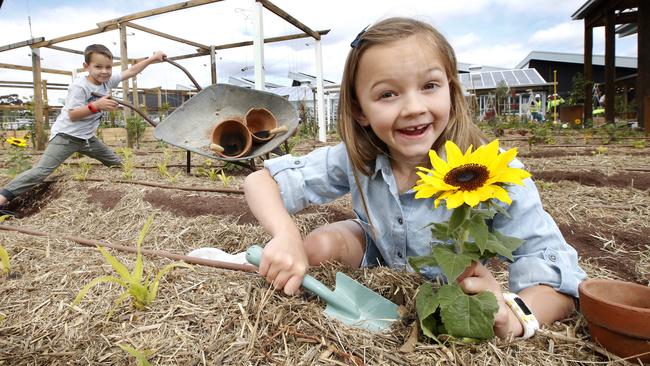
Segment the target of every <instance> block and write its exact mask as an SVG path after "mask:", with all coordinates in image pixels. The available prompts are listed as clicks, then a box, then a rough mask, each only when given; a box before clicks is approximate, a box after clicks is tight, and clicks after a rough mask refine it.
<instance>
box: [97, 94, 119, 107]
mask: <svg viewBox="0 0 650 366" xmlns="http://www.w3.org/2000/svg"><path fill="white" fill-rule="evenodd" d="M92 103H93V105H94V106H95V108H97V109H98V110H100V111H113V110H115V109H117V106H118V104H117V102H116V101H114V100H113V99H111V96H110V95H105V96H103V97H101V98H99V99H96V100H95V101H94V102H92Z"/></svg>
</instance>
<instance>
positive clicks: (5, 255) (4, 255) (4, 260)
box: [0, 245, 10, 274]
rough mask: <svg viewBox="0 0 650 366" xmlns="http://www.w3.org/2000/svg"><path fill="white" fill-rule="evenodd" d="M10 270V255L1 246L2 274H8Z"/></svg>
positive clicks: (0, 262)
mask: <svg viewBox="0 0 650 366" xmlns="http://www.w3.org/2000/svg"><path fill="white" fill-rule="evenodd" d="M9 269H10V267H9V253H7V250H6V249H5V248H4V247H3V246H2V245H0V273H2V274H7V273H9Z"/></svg>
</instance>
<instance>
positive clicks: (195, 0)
mask: <svg viewBox="0 0 650 366" xmlns="http://www.w3.org/2000/svg"><path fill="white" fill-rule="evenodd" d="M219 1H223V0H192V1H185V2H182V3H177V4H172V5H167V6H163V7H160V8H156V9H150V10H145V11H140V12H137V13H132V14H129V15H125V16H123V17H119V18H115V19H111V20H107V21H104V22H100V23H97V26H98V27H100V28H101V27H106V26H110V25H112V26H117V24H118V23H124V22H129V21H131V20H136V19H141V18H147V17H150V16H153V15H159V14H165V13H169V12H172V11H176V10H181V9H189V8H193V7H195V6H199V5H204V4H210V3H216V2H219Z"/></svg>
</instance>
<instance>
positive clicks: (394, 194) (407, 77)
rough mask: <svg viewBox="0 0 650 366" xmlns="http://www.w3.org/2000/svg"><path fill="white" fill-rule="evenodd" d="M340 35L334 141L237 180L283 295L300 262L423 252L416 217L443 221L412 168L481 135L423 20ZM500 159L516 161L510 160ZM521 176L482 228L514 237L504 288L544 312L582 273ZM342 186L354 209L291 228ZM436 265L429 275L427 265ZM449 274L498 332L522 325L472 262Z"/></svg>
mask: <svg viewBox="0 0 650 366" xmlns="http://www.w3.org/2000/svg"><path fill="white" fill-rule="evenodd" d="M351 46H352V49H351V50H350V53H349V54H348V58H347V61H346V64H345V69H344V72H343V80H342V83H341V91H340V103H339V114H338V131H339V133H340V135H341V139H342V141H343V142H342V143H341V144H338V145H336V146H331V147H323V148H320V149H317V150H314V151H312V152H311V153H309V154H308V155H306V156H301V157H293V156H290V155H285V156H282V157H279V158H276V159H271V160H267V161H265V164H264V165H265V168H266V169H263V170H260V171H257V172H255V173H253V174H251V175H249V176H248V177H247V179H246V181H245V183H244V189H245V192H246V200H247V202H248V205H249V207H250V209H251V211H252V212H253V214H254V215H255V216H256V217H257V219H258V220H259V222H260V223H261V224H262V226H263V227H264V228H265V229H266V230H267V231H268V232H269V233H270V234H271V236H272V239H271V240H270V241H269V242H268V243H267V245H266V247H265V248H264V251H263V254H262V260H261V263H260V267H259V271H260V274H262V275H263V276H265V277H266V279H267V280H268V281H269V282H270V283H272V284H273V286H274V287H275V288H276V289H283V290H284V292H285V293H286V294H294V293H295V292H296V291H297V290H298V289H299V288H300V284H301V282H302V278H303V276H304V274H305V272H306V271H307V269H308V267H309V266H310V265H311V266H315V265H319V264H320V263H322V262H324V261H328V260H336V261H339V262H342V263H346V264H348V265H350V266H353V267H359V266H370V265H377V264H382V265H388V266H390V267H394V268H409V267H408V265H407V258H408V257H409V256H419V255H428V254H430V251H431V243H436V242H439V241H436V238H433V237H432V235H431V230H429V229H428V228H427V227H426V226H427V225H428V224H430V223H431V222H444V221H446V220H448V219H449V217H450V215H451V211H450V210H447V208H446V207H442V206H443V205H441V207H440V208H438V209H435V210H432V207H433V201H432V199H418V200H415V191H414V190H413V189H412V188H413V187H414V186H415V184H416V181H417V180H418V179H419V178H418V176H417V175H416V174H415V173H416V169H415V167H416V166H423V167H431V164H430V162H429V158H428V152H429V150H430V149H434V150H436V151H438V152H439V153H440V152H442V151H441V150H442V149H441V147H442V146H444V143H445V141H446V140H452V141H454V142H455V143H456V144H457V145H458V146H459V147H460V148H461V149H462V150H463V151H464V150H465V149H466V148H467V147H468V146H469V145H473V146H475V147H477V146H480V145H483V144H485V143H487V142H488V141H487V140H486V139H485V138H484V137H483V136H482V135H481V133H480V132H479V130H478V128H477V127H476V126H475V125H474V124H473V123H472V121H471V119H470V117H469V114H468V109H467V105H466V102H465V98H464V96H463V91H462V88H461V85H460V83H459V81H458V77H457V70H456V58H455V55H454V51H453V49H452V48H451V46H450V45H449V43H448V42H447V41H446V40H445V38H444V37H443V36H442V35H441V34H440V33H439V32H437V31H436V30H435V29H434V28H432V27H431V26H429V25H427V24H425V23H422V22H419V21H416V20H413V19H407V18H391V19H386V20H384V21H381V22H379V23H377V24H375V25H373V26H371V27H370V28H368V29H367V30H365V31H363V32H361V33H360V34H359V35H358V36H357V38H356V39H355V40H354V42H352V44H351ZM512 165H513V166H514V165H517V166H516V167H522V165H521V163H519V162H518V161H514V162H513V164H512ZM524 182H525V185H524V186H523V187H522V186H513V187H509V188H508V191H509V194H510V197H511V198H512V204H511V205H510V206H509V207H508V211H509V213H510V216H511V218H507V217H505V215H497V216H496V217H495V218H494V222H493V227H494V229H495V230H498V231H499V232H501V233H503V234H505V235H509V236H515V237H518V238H520V239H524V240H525V242H524V244H523V245H522V246H521V247H520V248H519V249H518V250H517V251H515V253H514V258H515V261H514V263H512V264H511V265H510V290H511V291H513V292H516V293H518V294H519V296H520V297H521V298H522V299H523V300H524V302H525V303H526V304H527V305H528V307H529V308H530V310H532V312H533V314H534V315H535V317H536V318H537V320H538V321H539V323H551V322H553V321H555V320H558V319H561V318H564V317H566V316H567V315H569V314H570V313H571V312H572V311H573V310H574V298H575V297H577V296H578V284H579V282H580V281H581V280H582V279H584V277H585V273H584V272H583V271H582V270H581V269H580V268H579V267H578V264H577V255H576V252H575V250H574V249H573V248H572V247H571V246H569V245H567V244H566V242H565V241H564V239H563V237H562V234H561V233H560V232H559V230H558V228H557V226H556V224H555V223H554V222H553V220H552V219H551V217H550V216H549V215H548V214H547V213H546V212H545V211H544V210H543V209H542V205H541V202H540V198H539V195H538V193H537V190H536V188H535V185H534V183H533V182H532V181H531V180H530V179H526V180H525V181H524ZM348 192H349V193H351V194H352V205H353V209H354V211H355V213H356V215H357V217H358V219H356V220H347V221H342V222H335V223H332V224H328V225H325V226H324V227H321V228H318V229H316V230H314V231H313V232H311V233H310V234H309V235H307V237H305V238H304V239H303V238H302V237H301V234H300V232H299V230H298V228H297V227H296V225H295V223H294V222H293V221H292V219H291V217H290V215H289V214H290V213H294V212H297V211H300V210H302V209H303V208H305V207H306V206H308V205H310V204H323V203H326V202H328V201H331V200H333V199H335V198H337V197H340V196H342V195H344V194H346V193H348ZM436 270H437V269H433V270H432V271H431V273H430V275H432V276H435V275H438V274H439V273H440V272H439V271H436ZM461 278H463V280H462V281H461V282H460V285H461V287H462V288H463V291H465V292H466V293H477V292H480V291H484V290H488V291H492V292H493V293H494V294H495V295H496V297H497V301H498V303H499V311H498V312H497V314H496V315H495V323H494V330H495V333H496V334H497V335H498V336H500V337H507V336H522V335H524V334H530V331H529V330H528V329H526V327H529V324H524V322H521V321H519V318H518V317H517V316H516V315H515V313H514V312H513V311H512V310H511V309H510V307H509V306H507V305H506V303H505V301H504V295H503V293H502V292H501V289H500V286H499V284H498V283H497V282H496V280H495V279H494V277H493V276H492V274H491V273H490V271H489V270H487V269H486V267H484V266H483V265H481V264H475V265H473V266H472V267H470V268H469V269H468V270H466V271H465V273H464V274H463V275H461ZM524 331H526V332H524ZM533 331H534V329H533Z"/></svg>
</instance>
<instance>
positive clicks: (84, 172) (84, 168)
mask: <svg viewBox="0 0 650 366" xmlns="http://www.w3.org/2000/svg"><path fill="white" fill-rule="evenodd" d="M91 167H92V166H91V165H90V163H88V162H85V161H82V162H79V171H78V172H77V173H75V174H74V176H73V178H74V179H75V180H78V181H82V182H83V181H85V180H86V178H87V177H88V173H90V168H91Z"/></svg>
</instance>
